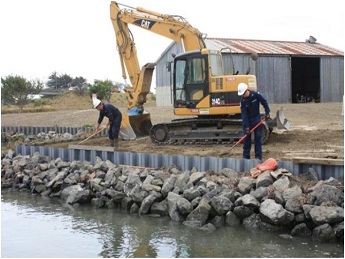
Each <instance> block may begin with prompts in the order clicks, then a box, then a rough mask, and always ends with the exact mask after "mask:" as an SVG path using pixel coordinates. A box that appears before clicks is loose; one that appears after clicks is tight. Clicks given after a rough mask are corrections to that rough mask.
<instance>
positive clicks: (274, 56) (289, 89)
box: [156, 36, 344, 106]
mask: <svg viewBox="0 0 345 259" xmlns="http://www.w3.org/2000/svg"><path fill="white" fill-rule="evenodd" d="M205 42H206V46H207V48H209V49H216V50H220V49H223V51H222V52H223V63H224V69H225V71H224V72H225V74H233V73H237V72H238V73H239V74H245V73H246V72H248V70H249V71H250V74H255V75H256V77H257V83H258V91H260V92H261V93H262V94H263V95H264V96H265V97H266V99H267V101H268V102H269V103H297V102H310V101H314V102H341V101H342V100H343V95H344V52H343V51H341V50H337V49H334V48H332V47H329V46H326V45H323V44H320V43H317V42H316V39H315V38H314V37H312V36H310V37H309V38H308V39H307V40H306V41H305V42H291V41H267V40H243V39H221V38H207V39H206V40H205ZM181 52H183V48H182V45H180V44H178V43H176V42H172V43H171V44H170V45H169V46H168V47H167V49H166V50H165V51H164V52H163V53H162V55H161V56H160V57H159V58H158V60H157V61H156V64H157V65H156V96H157V98H156V104H157V106H172V94H171V93H172V84H173V82H172V73H173V71H172V69H173V66H172V62H173V57H174V55H177V54H179V53H181ZM252 53H257V54H258V55H259V59H258V60H257V61H256V62H255V61H253V60H252V59H251V54H252Z"/></svg>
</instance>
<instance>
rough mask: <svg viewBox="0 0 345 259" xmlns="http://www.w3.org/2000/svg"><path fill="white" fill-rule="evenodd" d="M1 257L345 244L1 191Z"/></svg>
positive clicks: (203, 252) (311, 248)
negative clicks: (194, 224) (207, 226)
mask: <svg viewBox="0 0 345 259" xmlns="http://www.w3.org/2000/svg"><path fill="white" fill-rule="evenodd" d="M1 257H7V258H23V257H24V258H96V257H105V258H107V257H140V258H144V257H150V258H156V257H165V258H167V257H168V258H181V257H185V258H190V257H199V258H200V257H208V258H210V257H218V258H219V257H246V258H248V257H294V258H297V257H298V258H301V257H303V258H306V257H310V258H315V257H341V258H343V257H344V245H343V244H335V243H331V244H325V243H318V242H313V241H311V240H310V239H307V238H305V239H304V238H294V239H286V238H282V237H280V236H279V234H277V233H265V232H256V231H253V230H249V229H246V228H244V227H243V226H242V227H238V228H234V227H229V226H227V227H222V228H219V229H217V230H216V231H213V232H211V233H209V232H205V231H201V230H193V229H190V228H187V227H186V226H184V225H183V224H181V223H177V222H173V221H171V220H170V219H169V218H168V217H164V218H153V217H149V216H138V215H129V214H127V213H126V212H124V211H122V210H120V209H95V208H92V207H91V206H90V205H84V206H79V207H78V208H73V207H72V206H69V205H66V204H64V203H62V202H61V201H60V200H58V199H51V198H44V197H41V196H33V195H31V194H27V193H20V192H11V191H9V190H5V189H4V190H2V191H1Z"/></svg>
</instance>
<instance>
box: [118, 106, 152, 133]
mask: <svg viewBox="0 0 345 259" xmlns="http://www.w3.org/2000/svg"><path fill="white" fill-rule="evenodd" d="M151 127H152V122H151V117H150V113H147V112H144V113H143V114H134V115H133V114H129V113H125V114H122V122H121V128H120V136H121V137H122V138H123V139H124V140H134V139H137V138H139V137H144V136H148V135H149V133H150V129H151Z"/></svg>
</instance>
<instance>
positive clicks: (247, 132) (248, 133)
mask: <svg viewBox="0 0 345 259" xmlns="http://www.w3.org/2000/svg"><path fill="white" fill-rule="evenodd" d="M250 134H251V132H250V129H249V128H246V135H247V136H250Z"/></svg>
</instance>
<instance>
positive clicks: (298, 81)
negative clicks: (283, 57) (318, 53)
mask: <svg viewBox="0 0 345 259" xmlns="http://www.w3.org/2000/svg"><path fill="white" fill-rule="evenodd" d="M291 68H292V69H291V70H292V72H291V77H292V79H291V81H292V98H291V99H292V102H293V103H306V102H319V101H320V58H313V57H292V58H291Z"/></svg>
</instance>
